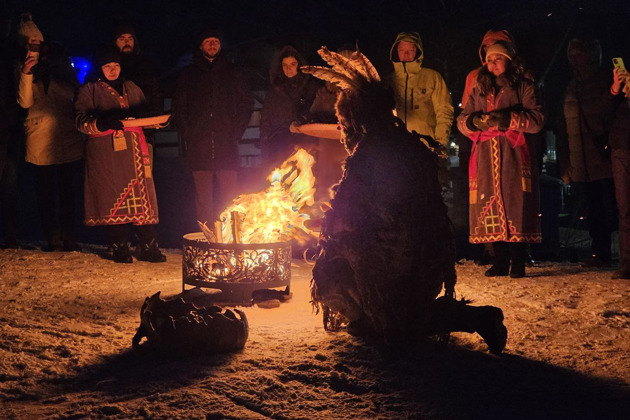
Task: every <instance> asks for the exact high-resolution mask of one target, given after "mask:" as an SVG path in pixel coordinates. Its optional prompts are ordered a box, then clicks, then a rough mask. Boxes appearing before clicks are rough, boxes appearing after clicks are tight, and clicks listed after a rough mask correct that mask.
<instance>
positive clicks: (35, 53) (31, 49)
mask: <svg viewBox="0 0 630 420" xmlns="http://www.w3.org/2000/svg"><path fill="white" fill-rule="evenodd" d="M26 49H27V50H28V52H27V54H26V56H27V57H34V58H35V60H39V44H27V45H26Z"/></svg>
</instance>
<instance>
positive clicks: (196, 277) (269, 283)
mask: <svg viewBox="0 0 630 420" xmlns="http://www.w3.org/2000/svg"><path fill="white" fill-rule="evenodd" d="M183 247H184V255H183V258H182V264H183V276H182V289H183V290H184V291H185V290H186V285H190V286H197V287H206V288H211V289H220V290H221V291H222V292H223V296H222V297H224V298H227V299H228V300H229V301H232V302H246V301H250V300H251V299H252V294H253V293H254V291H256V290H263V289H269V288H276V287H285V288H286V289H285V293H287V294H288V293H289V289H290V284H291V242H290V241H289V242H276V243H268V244H226V243H214V242H208V241H207V239H206V237H205V236H204V235H203V233H201V232H196V233H189V234H187V235H184V238H183Z"/></svg>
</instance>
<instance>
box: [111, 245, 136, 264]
mask: <svg viewBox="0 0 630 420" xmlns="http://www.w3.org/2000/svg"><path fill="white" fill-rule="evenodd" d="M112 259H113V260H114V262H115V263H118V264H130V263H132V262H133V258H132V257H131V251H129V245H127V242H117V243H114V244H112Z"/></svg>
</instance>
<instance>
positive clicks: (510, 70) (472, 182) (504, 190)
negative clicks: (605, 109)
mask: <svg viewBox="0 0 630 420" xmlns="http://www.w3.org/2000/svg"><path fill="white" fill-rule="evenodd" d="M510 47H511V46H510V44H508V43H503V42H497V43H495V44H494V45H491V46H489V47H488V48H487V49H486V64H485V65H484V67H483V68H482V69H481V70H480V71H479V75H478V77H477V85H476V86H475V87H474V88H473V91H472V93H471V95H470V97H469V98H468V103H467V104H466V107H465V108H464V110H463V111H462V113H461V114H460V115H459V116H458V117H457V127H458V128H459V130H460V132H461V133H463V134H465V135H466V136H468V137H469V138H470V139H471V140H472V141H473V147H472V153H471V157H470V164H469V188H470V206H469V214H470V219H469V220H470V239H469V240H470V242H471V243H488V242H492V243H493V245H494V251H495V261H494V264H493V265H492V267H490V268H489V269H488V270H487V271H486V273H485V274H486V276H488V277H494V276H507V275H508V274H509V275H510V277H514V278H519V277H523V276H525V260H526V257H527V252H526V246H525V244H526V243H538V242H540V241H541V239H542V237H541V233H540V220H539V217H538V215H539V210H538V170H537V168H536V161H535V159H532V149H533V148H531V147H530V146H529V145H528V143H527V142H526V140H525V133H537V132H538V131H540V130H541V129H542V127H543V124H544V115H543V113H542V105H541V104H540V100H539V98H538V95H537V94H536V90H535V86H534V83H533V82H532V81H531V79H529V78H528V77H527V76H526V75H527V72H526V70H525V68H524V66H523V65H522V64H521V63H520V60H519V59H518V57H516V54H515V52H514V51H513V50H511V48H510Z"/></svg>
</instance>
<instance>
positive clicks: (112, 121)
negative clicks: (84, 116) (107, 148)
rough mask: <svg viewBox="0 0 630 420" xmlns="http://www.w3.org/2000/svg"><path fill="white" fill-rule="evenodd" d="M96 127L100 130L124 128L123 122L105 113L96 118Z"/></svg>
mask: <svg viewBox="0 0 630 420" xmlns="http://www.w3.org/2000/svg"><path fill="white" fill-rule="evenodd" d="M96 128H97V129H98V131H107V130H122V129H123V128H124V127H123V123H122V121H120V120H119V119H118V118H116V117H115V116H113V115H107V114H103V115H101V116H99V117H98V118H96Z"/></svg>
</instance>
